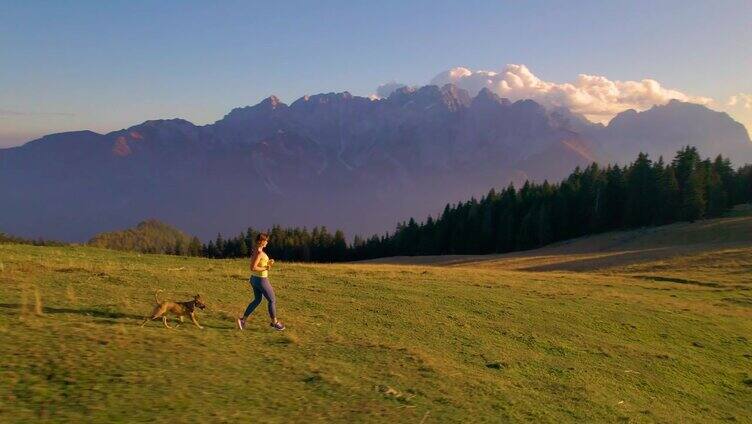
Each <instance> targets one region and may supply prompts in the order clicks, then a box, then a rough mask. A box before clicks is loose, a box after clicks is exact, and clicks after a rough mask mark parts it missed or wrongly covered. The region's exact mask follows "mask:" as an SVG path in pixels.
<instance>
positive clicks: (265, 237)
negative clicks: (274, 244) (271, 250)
mask: <svg viewBox="0 0 752 424" xmlns="http://www.w3.org/2000/svg"><path fill="white" fill-rule="evenodd" d="M267 240H269V235H268V234H266V233H259V235H257V236H256V245H258V244H260V243H261V242H263V241H267Z"/></svg>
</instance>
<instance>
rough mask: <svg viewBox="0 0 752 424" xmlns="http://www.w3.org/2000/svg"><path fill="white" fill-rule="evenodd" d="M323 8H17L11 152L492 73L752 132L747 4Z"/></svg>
mask: <svg viewBox="0 0 752 424" xmlns="http://www.w3.org/2000/svg"><path fill="white" fill-rule="evenodd" d="M326 6H328V7H313V6H309V5H307V4H305V3H298V4H293V3H290V4H286V5H281V6H275V7H267V6H257V5H249V4H243V3H223V4H221V5H210V6H207V5H203V4H200V3H196V2H164V3H160V4H158V5H157V4H149V5H146V4H143V3H108V4H107V5H100V4H97V3H93V2H91V3H89V2H80V3H76V4H72V5H59V4H47V3H41V2H30V3H24V4H15V3H9V4H6V5H5V7H4V10H6V11H7V13H6V14H5V15H4V17H0V22H2V23H3V25H2V28H3V29H1V30H0V45H3V46H4V47H5V48H4V49H1V50H0V51H2V53H0V57H2V58H3V62H4V63H6V64H10V66H8V67H7V70H6V73H5V74H3V75H1V76H0V92H3V93H4V95H3V96H2V100H0V148H3V147H12V146H17V145H21V144H23V143H25V142H28V141H31V140H34V139H37V138H39V137H41V136H44V135H47V134H52V133H59V132H66V131H80V130H91V131H94V132H97V133H108V132H111V131H115V130H118V129H121V128H127V127H130V126H132V125H136V124H138V123H141V122H144V121H147V120H153V119H172V118H178V117H179V118H182V119H186V120H188V121H190V122H193V123H194V124H196V125H206V124H209V123H212V122H215V121H217V120H219V119H221V117H222V116H224V115H225V114H226V113H228V112H229V111H230V110H232V109H233V108H236V107H243V106H246V105H253V104H256V103H258V101H260V100H261V99H264V98H266V97H268V96H269V93H275V95H277V96H278V97H279V98H280V99H281V100H282V101H283V102H285V103H288V104H289V103H291V102H292V101H293V100H295V99H297V98H300V97H302V96H304V95H311V94H316V93H329V92H343V91H348V92H350V93H352V94H353V95H357V96H363V97H368V96H370V95H374V94H377V93H379V91H380V90H381V89H382V88H384V89H389V88H390V87H393V86H394V84H390V83H398V84H405V85H409V86H423V85H429V84H431V83H436V84H437V85H443V84H442V83H446V82H453V83H455V84H456V85H458V86H459V87H460V88H464V89H468V90H469V91H470V94H471V95H474V93H473V91H476V92H477V90H478V89H479V88H480V87H482V86H484V84H485V86H488V87H489V88H491V89H492V90H493V91H494V92H496V93H497V94H499V95H501V96H502V97H508V98H510V99H512V100H519V99H522V98H531V99H533V100H536V101H538V102H539V103H541V104H543V105H544V106H552V105H553V106H563V107H568V108H569V109H570V110H572V111H573V112H575V113H580V114H582V115H585V116H586V117H588V118H589V119H590V120H591V121H594V122H607V121H608V119H610V118H611V117H613V116H614V115H615V114H617V113H619V112H621V111H623V110H626V109H635V110H638V111H641V110H646V109H649V108H650V107H652V106H654V105H659V104H665V103H666V102H668V101H669V100H671V99H678V100H682V101H689V102H692V103H699V104H704V105H706V106H708V107H710V108H711V109H713V110H717V111H721V112H726V113H728V114H729V115H730V116H731V117H732V118H733V119H734V120H736V121H738V122H740V123H741V124H743V125H744V126H745V127H746V129H747V132H748V133H750V132H751V131H752V82H751V81H750V80H749V79H748V78H746V75H748V74H749V72H750V71H752V55H750V54H749V48H748V47H746V43H745V40H749V39H752V28H750V26H749V25H746V24H745V22H747V21H748V20H749V18H750V17H752V4H750V3H748V2H742V1H734V2H724V3H723V4H722V5H713V4H709V3H701V2H692V3H690V4H685V3H683V2H674V1H672V2H662V3H661V4H658V5H653V4H650V3H649V2H639V3H636V4H629V5H627V4H608V5H602V4H599V3H597V2H582V3H580V4H579V5H578V6H577V7H570V6H569V5H567V4H566V3H553V4H552V3H546V4H544V3H542V2H533V3H526V4H525V5H505V4H501V5H497V4H495V5H487V4H480V3H471V4H463V5H455V4H446V3H441V4H434V3H426V2H416V3H411V4H409V5H403V4H397V3H387V4H380V5H351V4H347V3H339V2H329V3H327V4H326ZM415 16H420V18H421V19H419V20H416V19H414V17H415ZM332 21H333V22H336V24H334V25H322V23H325V22H332ZM582 21H588V22H592V25H590V26H577V25H573V24H576V23H577V22H582ZM374 23H377V24H374ZM447 28H451V29H453V31H447ZM551 32H557V37H551V36H550V33H551ZM510 40H511V42H510ZM428 42H430V43H431V45H432V46H437V47H438V48H434V49H426V48H425V46H426V43H428ZM666 52H670V53H671V54H666ZM515 64H516V65H515ZM505 94H506V95H505ZM252 99H255V100H252Z"/></svg>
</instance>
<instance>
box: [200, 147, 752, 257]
mask: <svg viewBox="0 0 752 424" xmlns="http://www.w3.org/2000/svg"><path fill="white" fill-rule="evenodd" d="M751 201H752V165H746V166H743V167H741V168H738V169H736V170H735V169H734V168H733V167H732V165H731V162H730V160H729V159H728V158H724V157H722V156H718V157H716V158H715V160H710V159H705V160H702V159H701V158H700V155H699V154H698V152H697V149H696V148H694V147H690V146H687V147H685V148H683V149H681V150H680V151H678V152H677V154H676V156H675V157H674V159H673V160H672V161H671V162H670V163H665V162H664V161H663V158H659V159H658V160H657V161H652V160H651V159H650V158H649V157H648V155H647V154H644V153H640V154H639V155H638V156H637V159H636V160H635V161H634V162H632V163H631V164H628V165H625V166H619V165H609V166H607V167H605V168H602V167H600V166H599V165H597V164H595V163H593V164H592V165H590V166H588V167H587V168H585V169H580V168H576V169H575V170H574V171H573V172H572V173H571V174H570V175H569V176H568V177H567V178H565V179H564V180H563V181H561V182H560V183H558V184H551V183H549V182H548V181H544V182H543V183H532V182H525V184H524V185H523V186H522V187H521V188H519V189H517V188H515V187H514V185H511V184H510V185H509V186H508V187H506V188H505V189H503V190H501V191H500V192H497V191H496V190H494V189H492V190H491V191H489V192H488V194H487V195H485V196H483V197H482V198H481V199H479V200H478V199H475V198H472V199H470V200H468V201H466V202H460V203H457V204H456V205H446V207H445V208H444V211H443V213H442V214H441V215H440V216H439V217H438V218H437V219H434V218H432V217H431V216H429V217H428V218H427V219H426V220H425V221H423V222H421V223H418V222H417V221H416V220H415V219H414V218H410V219H409V220H408V221H407V222H403V223H400V224H399V225H397V228H396V229H395V231H394V232H393V233H391V234H389V233H386V234H384V235H374V236H372V237H370V238H367V239H364V238H361V237H359V236H355V238H354V240H353V242H352V244H350V245H348V244H347V242H346V240H345V235H344V233H343V232H342V231H341V230H337V231H335V233H334V234H331V233H329V232H328V231H327V229H326V227H316V228H314V229H313V230H312V231H310V232H309V231H308V230H307V229H305V228H281V227H280V226H274V227H272V229H271V230H269V231H268V234H269V236H270V240H269V246H268V247H267V252H268V253H269V255H270V256H272V257H274V258H278V259H282V260H288V261H301V262H340V261H352V260H362V259H372V258H379V257H386V256H398V255H407V256H415V255H444V254H486V253H504V252H511V251H516V250H523V249H532V248H536V247H539V246H543V245H545V244H548V243H552V242H555V241H559V240H565V239H570V238H575V237H580V236H583V235H587V234H594V233H600V232H604V231H612V230H620V229H630V228H638V227H644V226H651V225H664V224H670V223H672V222H676V221H695V220H697V219H701V218H706V217H707V218H712V217H718V216H721V215H722V214H723V213H724V212H725V211H726V210H728V209H729V208H731V207H732V206H733V205H736V204H739V203H745V202H751ZM256 234H258V231H257V230H255V229H253V228H248V230H247V231H246V232H244V233H241V234H239V235H238V236H237V237H234V238H229V239H224V238H223V237H222V235H221V234H218V235H217V238H216V239H215V240H212V241H210V242H209V243H207V244H204V245H203V246H202V249H201V255H202V256H205V257H210V258H238V257H247V256H248V255H249V254H250V250H251V249H252V246H253V240H254V239H255V236H256Z"/></svg>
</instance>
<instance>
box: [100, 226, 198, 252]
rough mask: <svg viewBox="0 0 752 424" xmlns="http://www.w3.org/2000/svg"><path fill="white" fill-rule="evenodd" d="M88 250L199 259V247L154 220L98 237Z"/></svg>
mask: <svg viewBox="0 0 752 424" xmlns="http://www.w3.org/2000/svg"><path fill="white" fill-rule="evenodd" d="M88 244H89V246H92V247H102V248H105V249H113V250H128V251H132V252H141V253H166V254H173V253H176V254H181V255H188V254H190V255H191V256H198V254H199V253H200V251H201V243H200V242H199V241H198V239H195V240H194V239H193V238H191V237H190V236H189V235H187V234H185V233H184V232H182V231H180V230H178V229H177V228H174V227H172V226H170V225H168V224H165V223H163V222H159V221H157V220H155V219H150V220H147V221H143V222H140V223H139V224H138V225H136V226H135V227H133V228H128V229H125V230H121V231H111V232H106V233H100V234H97V235H96V236H94V237H92V239H91V240H89V243H88Z"/></svg>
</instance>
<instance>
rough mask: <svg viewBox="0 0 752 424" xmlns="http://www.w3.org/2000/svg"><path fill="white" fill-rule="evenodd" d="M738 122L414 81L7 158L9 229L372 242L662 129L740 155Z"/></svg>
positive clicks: (150, 125) (30, 147) (82, 137)
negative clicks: (328, 231)
mask: <svg viewBox="0 0 752 424" xmlns="http://www.w3.org/2000/svg"><path fill="white" fill-rule="evenodd" d="M685 109H686V110H688V111H689V112H686V111H685ZM683 120H686V121H691V122H687V124H686V125H682V124H681V123H682V122H683ZM676 127H681V128H685V129H684V130H682V131H683V132H680V133H677V132H676V131H675V130H673V129H674V128H676ZM739 128H740V125H739V124H737V123H735V122H733V121H731V120H730V118H728V116H726V115H723V114H717V113H716V112H712V111H710V110H708V109H706V108H704V107H702V106H693V105H686V104H681V103H676V102H674V103H670V104H669V105H666V106H663V107H660V108H655V110H651V111H648V112H644V113H642V114H637V116H632V115H631V114H629V113H625V114H622V115H620V116H618V117H617V118H615V119H614V121H612V123H611V124H610V125H609V126H608V127H604V126H602V125H594V124H590V123H588V122H587V121H586V120H584V119H583V118H581V117H578V116H576V115H574V114H572V113H571V112H569V111H567V110H566V109H557V110H546V109H545V108H543V107H542V106H540V105H539V104H537V103H536V102H534V101H532V100H522V101H517V102H514V103H512V102H509V101H508V100H506V99H502V98H499V97H498V96H496V95H495V94H493V93H491V92H490V91H488V90H481V92H480V93H478V95H477V96H476V97H474V98H470V97H469V96H468V95H467V93H466V92H465V91H464V90H460V89H458V88H457V87H455V86H452V85H446V86H444V87H437V86H426V87H421V88H418V89H413V88H408V87H403V88H401V89H398V90H396V91H395V92H394V93H392V95H391V96H390V97H388V98H386V99H380V100H373V99H368V98H363V97H357V96H352V95H351V94H349V93H347V92H344V93H327V94H318V95H313V96H304V97H302V98H300V99H298V100H296V101H295V102H293V103H292V104H290V105H289V106H288V105H286V104H284V103H282V102H281V101H279V99H277V98H276V97H274V96H271V97H269V98H267V99H265V100H263V101H262V102H260V103H259V104H257V105H255V106H249V107H243V108H237V109H234V110H233V111H231V112H230V113H228V114H227V115H226V116H225V117H224V118H222V119H221V120H219V121H217V122H215V123H213V124H210V125H205V126H196V125H194V124H192V123H190V122H188V121H185V120H181V119H171V120H154V121H147V122H144V123H142V124H139V125H135V126H133V127H130V128H127V129H123V130H119V131H115V132H112V133H109V134H96V133H93V132H90V131H81V132H72V133H63V134H53V135H50V136H46V137H43V138H41V139H39V140H35V141H32V142H29V143H27V144H26V145H24V146H20V147H16V148H11V149H0V198H2V199H4V200H6V202H5V203H6V205H5V207H4V208H3V210H2V211H1V212H0V230H2V231H5V232H7V233H11V234H17V235H20V236H25V237H34V238H35V237H39V236H43V237H45V238H56V239H62V240H71V241H82V240H86V239H88V238H90V237H91V236H92V235H93V234H95V233H97V232H101V231H107V230H112V229H115V228H124V227H130V226H133V225H135V224H136V223H137V222H139V221H141V220H143V219H145V218H156V219H159V220H163V221H165V222H169V223H171V224H173V225H176V226H178V227H179V228H184V229H185V230H186V231H189V232H191V233H193V234H197V235H199V236H200V237H201V238H203V239H207V238H209V237H213V236H214V235H216V233H217V232H218V231H219V232H222V233H225V234H234V233H236V232H238V231H240V230H242V229H243V228H245V227H247V226H248V225H252V226H254V227H258V228H263V227H267V226H270V225H271V224H274V223H279V224H282V225H286V226H296V225H299V226H303V225H305V226H309V227H310V226H314V225H326V226H328V227H330V228H342V229H344V230H345V231H346V232H347V233H348V234H356V233H358V234H371V233H376V232H383V231H385V230H390V229H392V228H393V226H394V225H395V223H396V222H397V221H401V220H404V219H407V218H408V217H410V216H426V215H428V214H436V213H437V212H438V211H440V210H441V209H442V208H443V206H444V205H445V204H446V203H449V202H455V201H459V200H464V199H467V198H468V197H469V196H473V195H475V196H478V195H481V194H483V193H486V192H487V191H488V189H490V188H491V187H501V186H506V185H507V183H508V182H509V181H510V180H511V181H515V182H517V183H520V182H522V181H523V180H524V179H536V180H542V179H549V180H556V179H558V178H560V177H562V176H563V175H565V174H567V173H569V172H570V171H571V170H572V168H574V167H575V166H586V165H588V164H590V163H591V162H593V161H599V162H608V161H614V160H619V161H626V160H631V159H633V157H632V156H629V157H625V156H623V155H626V154H627V153H629V152H631V151H632V150H634V149H635V147H634V146H640V147H649V148H652V147H651V145H650V144H644V143H642V141H644V140H652V138H650V137H651V134H655V140H656V143H657V144H656V149H654V150H655V151H656V152H662V151H664V150H665V151H675V150H677V149H678V148H679V147H681V146H683V145H685V144H694V145H698V147H699V148H700V153H701V154H703V155H705V154H708V153H712V154H715V153H716V151H718V152H721V153H724V154H725V155H733V156H732V159H734V160H735V162H738V160H737V157H738V158H744V157H747V155H748V153H749V152H748V150H749V151H752V148H749V149H747V145H748V144H749V138H748V137H747V135H746V133H743V131H742V132H740V131H739ZM742 130H743V127H742ZM677 134H679V135H682V136H681V137H680V136H679V135H677ZM713 134H721V135H723V137H719V138H717V140H716V139H715V138H713V137H712V135H713ZM640 143H642V144H640ZM745 143H746V144H745ZM625 146H626V147H625ZM672 146H673V147H672ZM705 147H707V148H708V149H709V150H710V152H706V151H705ZM745 149H746V150H745ZM649 152H651V153H653V152H652V151H649ZM53 205H54V207H51V206H53Z"/></svg>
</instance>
